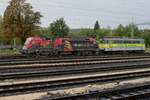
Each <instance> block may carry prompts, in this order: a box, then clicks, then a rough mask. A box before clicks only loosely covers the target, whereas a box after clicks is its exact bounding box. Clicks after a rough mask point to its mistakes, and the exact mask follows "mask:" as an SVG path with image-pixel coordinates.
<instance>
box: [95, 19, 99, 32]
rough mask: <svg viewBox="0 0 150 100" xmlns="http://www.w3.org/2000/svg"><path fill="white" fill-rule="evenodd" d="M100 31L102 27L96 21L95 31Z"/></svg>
mask: <svg viewBox="0 0 150 100" xmlns="http://www.w3.org/2000/svg"><path fill="white" fill-rule="evenodd" d="M99 29H100V25H99V23H98V21H96V23H95V25H94V31H96V30H99Z"/></svg>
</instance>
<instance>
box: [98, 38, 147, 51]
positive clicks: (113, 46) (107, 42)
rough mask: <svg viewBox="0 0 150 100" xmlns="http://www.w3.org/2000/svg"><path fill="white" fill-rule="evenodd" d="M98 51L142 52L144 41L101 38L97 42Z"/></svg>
mask: <svg viewBox="0 0 150 100" xmlns="http://www.w3.org/2000/svg"><path fill="white" fill-rule="evenodd" d="M99 49H100V50H102V51H106V52H109V51H112V52H113V51H129V52H136V51H137V52H144V51H145V43H144V39H129V38H103V39H101V40H100V41H99Z"/></svg>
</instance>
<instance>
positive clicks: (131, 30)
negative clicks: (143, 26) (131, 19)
mask: <svg viewBox="0 0 150 100" xmlns="http://www.w3.org/2000/svg"><path fill="white" fill-rule="evenodd" d="M126 34H128V37H132V35H134V36H138V34H139V29H138V27H137V26H136V25H135V24H133V23H131V24H129V25H127V26H126Z"/></svg>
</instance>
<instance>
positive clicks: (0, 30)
mask: <svg viewBox="0 0 150 100" xmlns="http://www.w3.org/2000/svg"><path fill="white" fill-rule="evenodd" d="M2 23H3V19H2V16H0V36H1V35H2Z"/></svg>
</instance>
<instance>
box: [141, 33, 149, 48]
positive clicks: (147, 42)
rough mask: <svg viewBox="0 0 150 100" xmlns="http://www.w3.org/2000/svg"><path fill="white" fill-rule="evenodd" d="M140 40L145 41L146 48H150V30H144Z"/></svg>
mask: <svg viewBox="0 0 150 100" xmlns="http://www.w3.org/2000/svg"><path fill="white" fill-rule="evenodd" d="M139 37H140V38H143V39H144V40H145V44H146V47H148V48H150V30H143V31H141V34H140V35H139Z"/></svg>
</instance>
